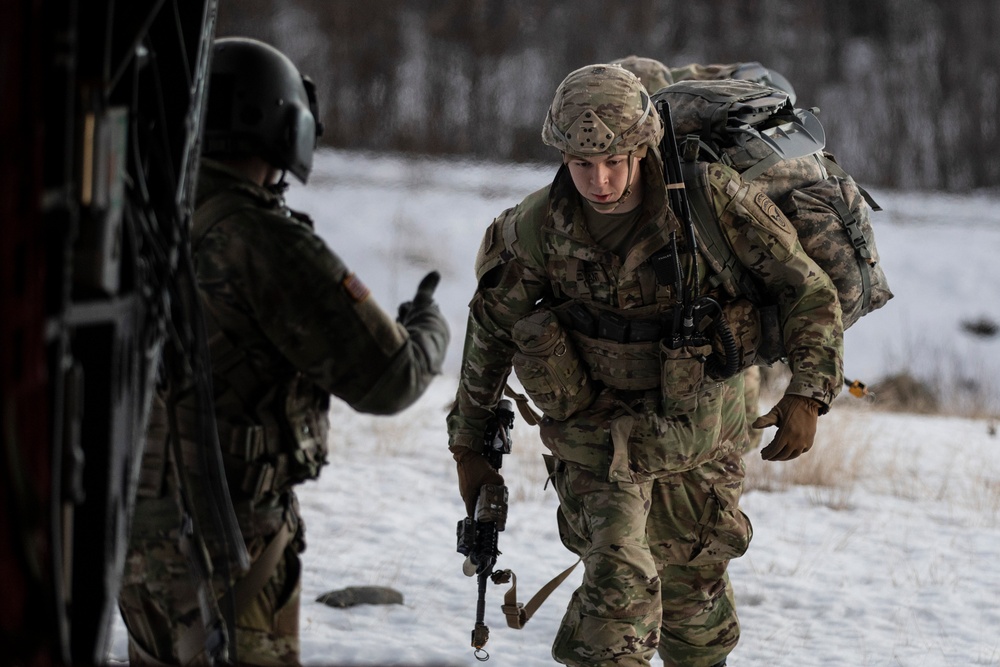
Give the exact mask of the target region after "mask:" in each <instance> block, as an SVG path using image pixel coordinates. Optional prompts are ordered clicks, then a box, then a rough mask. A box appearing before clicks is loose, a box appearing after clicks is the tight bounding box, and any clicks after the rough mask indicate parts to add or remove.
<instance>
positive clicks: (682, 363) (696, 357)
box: [659, 342, 712, 415]
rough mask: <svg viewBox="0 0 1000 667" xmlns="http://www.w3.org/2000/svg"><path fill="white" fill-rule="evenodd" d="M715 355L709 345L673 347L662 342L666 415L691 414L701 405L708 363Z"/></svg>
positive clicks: (663, 389) (660, 346)
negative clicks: (700, 398) (709, 357)
mask: <svg viewBox="0 0 1000 667" xmlns="http://www.w3.org/2000/svg"><path fill="white" fill-rule="evenodd" d="M710 354H712V346H711V345H709V344H707V343H706V344H704V345H697V346H690V345H682V346H680V347H677V348H673V347H671V346H670V345H668V344H667V343H666V342H664V343H661V344H660V345H659V358H660V363H661V375H660V388H661V392H662V395H663V413H664V414H665V415H681V414H690V413H692V412H694V411H695V409H696V408H697V407H698V395H699V393H700V392H701V389H702V387H703V386H704V385H705V362H706V361H707V360H708V356H709V355H710Z"/></svg>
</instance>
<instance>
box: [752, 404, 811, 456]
mask: <svg viewBox="0 0 1000 667" xmlns="http://www.w3.org/2000/svg"><path fill="white" fill-rule="evenodd" d="M822 405H823V404H822V403H820V402H819V401H817V400H816V399H813V398H809V397H807V396H796V395H795V394H786V395H785V396H783V397H782V398H781V400H780V401H778V404H777V405H775V406H774V407H773V408H771V411H770V412H768V413H767V414H766V415H763V416H761V417H757V419H756V420H754V423H753V424H751V426H753V428H767V427H768V426H777V427H778V433H777V435H775V436H774V440H772V441H771V443H770V444H769V445H768V446H767V447H765V448H764V449H762V450H761V452H760V456H761V458H762V459H764V460H765V461H789V460H791V459H794V458H796V457H797V456H799V455H800V454H804V453H805V452H808V451H809V448H810V447H812V446H813V440H814V439H815V437H816V420H817V419H819V411H820V408H822Z"/></svg>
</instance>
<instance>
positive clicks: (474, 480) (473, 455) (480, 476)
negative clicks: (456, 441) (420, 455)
mask: <svg viewBox="0 0 1000 667" xmlns="http://www.w3.org/2000/svg"><path fill="white" fill-rule="evenodd" d="M455 449H456V451H455V452H453V454H452V456H453V457H454V458H455V463H456V465H457V468H458V492H459V493H461V494H462V500H464V501H465V512H466V515H467V516H469V517H471V518H475V516H476V500H477V499H478V498H479V490H480V489H481V488H483V486H484V485H486V484H498V485H502V484H503V476H502V475H501V474H500V473H499V472H497V471H496V468H494V467H493V466H491V465H490V464H489V462H488V461H487V460H486V457H485V456H483V455H482V453H480V452H475V451H473V450H471V449H469V448H468V447H456V448H455Z"/></svg>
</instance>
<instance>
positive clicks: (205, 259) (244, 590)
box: [119, 37, 449, 665]
mask: <svg viewBox="0 0 1000 667" xmlns="http://www.w3.org/2000/svg"><path fill="white" fill-rule="evenodd" d="M318 118H319V115H318V110H317V104H316V96H315V90H314V87H313V86H312V84H311V82H310V81H309V80H308V79H307V78H305V77H304V76H302V75H301V74H300V73H299V71H298V69H297V68H296V67H295V65H294V64H292V62H291V61H290V60H289V59H288V58H287V57H286V56H285V55H284V54H282V53H281V52H280V51H278V50H277V49H275V48H274V47H272V46H270V45H268V44H265V43H263V42H259V41H256V40H253V39H246V38H238V37H236V38H223V39H218V40H216V42H215V44H214V48H213V54H212V64H211V76H210V79H209V90H208V109H207V114H206V123H205V134H204V142H203V156H202V161H201V165H200V170H199V175H198V188H197V195H196V210H195V213H194V218H193V224H192V229H191V247H192V260H193V265H194V268H195V277H196V279H197V287H198V297H199V299H200V304H201V307H202V312H203V314H204V319H205V328H206V329H207V334H208V348H209V355H210V358H211V374H212V375H211V389H212V390H213V392H214V421H215V425H216V427H217V431H218V444H219V447H220V448H221V458H222V461H223V463H224V467H225V478H226V481H227V486H228V494H229V497H231V499H232V503H233V508H234V511H235V515H236V519H237V521H238V523H239V529H240V532H241V533H242V538H243V541H244V543H245V544H246V549H247V552H248V553H249V556H250V565H249V570H248V571H246V572H234V573H233V574H234V576H233V577H232V580H231V581H226V580H225V578H224V576H223V575H224V573H222V572H218V571H217V572H215V573H214V575H215V576H214V578H212V581H211V583H212V584H213V587H212V588H211V589H210V591H211V592H210V595H209V596H208V597H207V598H206V596H205V595H200V593H204V590H205V589H204V587H201V588H199V586H198V585H197V581H196V577H195V576H194V574H193V573H192V569H191V565H190V562H189V561H188V557H187V555H186V553H189V552H190V546H191V545H190V537H191V536H190V535H186V534H185V535H181V534H180V533H179V527H180V526H181V525H182V517H183V516H184V515H186V514H187V510H188V509H189V508H187V507H179V506H178V503H177V501H176V500H175V499H176V498H177V497H178V491H179V490H181V489H183V487H184V486H185V479H191V478H198V476H199V475H203V473H202V471H201V470H199V468H198V466H197V465H195V464H194V462H197V461H199V460H200V459H199V454H200V453H201V452H203V450H204V449H205V448H207V447H211V446H212V443H211V442H210V440H211V438H209V439H208V441H206V438H205V437H204V430H201V431H199V424H201V423H203V422H200V421H199V419H200V417H201V416H202V415H201V411H203V410H204V405H203V404H201V403H199V402H198V400H197V397H198V395H199V392H198V391H197V390H196V389H197V387H195V386H165V387H164V388H163V389H162V391H161V392H159V394H158V395H157V397H156V399H155V402H154V405H153V406H152V409H151V414H150V418H149V427H148V429H147V434H146V435H147V437H146V447H145V452H144V455H143V459H142V463H141V480H140V485H139V491H138V494H137V501H136V508H135V519H134V521H133V528H132V537H131V541H130V544H129V552H128V556H127V561H126V569H125V573H124V580H123V586H122V591H121V596H120V599H119V606H120V608H121V613H122V618H123V619H124V621H125V625H126V627H127V629H128V634H129V660H130V663H131V664H133V665H139V664H209V663H210V662H213V661H214V660H223V661H228V662H230V663H231V664H251V665H252V664H266V665H276V664H285V665H297V664H299V596H300V591H301V571H302V564H301V561H300V558H299V554H300V553H301V552H302V551H303V550H304V549H305V542H304V539H303V535H304V532H303V531H304V529H303V525H302V518H301V516H300V514H299V509H298V502H297V500H296V496H295V487H296V486H298V485H299V484H301V483H302V482H304V481H307V480H311V479H315V478H316V477H318V476H319V474H320V470H321V468H322V467H323V466H324V465H325V464H326V454H327V434H328V432H329V430H330V424H329V420H328V416H327V414H328V411H329V405H330V399H331V396H332V397H336V398H337V399H339V400H342V401H344V402H346V403H347V404H348V405H350V406H351V407H352V408H354V409H355V410H357V411H359V412H365V413H370V414H394V413H397V412H400V411H401V410H404V409H405V408H407V407H408V406H410V405H411V404H412V403H413V402H414V401H416V400H417V398H419V397H420V396H421V395H422V394H423V392H424V391H425V390H426V388H427V387H428V386H429V384H430V382H431V380H432V378H433V377H434V375H436V374H438V373H440V370H441V363H442V362H443V359H444V354H445V350H446V347H447V344H448V341H449V332H448V327H447V324H446V322H445V319H444V317H443V316H442V314H441V312H440V310H439V309H438V307H437V305H436V304H435V302H434V300H433V292H434V288H435V286H436V284H437V273H436V272H432V273H431V274H429V275H428V276H427V277H426V278H425V279H424V280H423V281H422V282H421V284H420V286H419V287H418V288H417V296H416V297H414V299H413V300H412V301H410V302H407V303H405V304H402V305H401V306H400V307H399V309H398V316H397V317H392V316H390V315H389V314H387V313H386V312H385V311H384V310H382V308H381V307H379V305H378V304H377V303H376V301H375V298H374V297H373V296H372V295H371V293H370V292H369V290H368V288H367V287H366V286H365V284H364V282H363V281H362V280H361V278H360V277H359V276H358V275H357V274H355V273H354V272H352V271H351V270H349V269H348V267H347V266H346V265H345V263H344V262H343V260H342V259H341V258H340V257H339V256H337V254H336V253H334V252H333V251H332V250H331V249H330V248H329V247H328V246H327V245H326V243H325V242H324V241H323V240H322V239H321V238H320V237H319V236H317V235H316V233H315V232H314V231H313V227H312V222H311V220H310V219H309V217H308V216H306V215H305V214H302V213H300V212H298V211H294V210H292V209H290V208H288V206H287V205H286V204H285V201H284V198H283V196H282V194H281V193H282V191H283V187H281V183H282V181H283V179H284V174H285V173H286V172H290V173H291V174H292V175H294V176H295V177H296V178H297V179H299V180H300V181H302V182H303V183H305V182H306V180H307V179H308V177H309V173H310V171H311V169H312V161H313V151H314V149H315V146H316V138H317V137H318V136H320V134H321V133H322V126H321V124H320V123H319V120H318ZM276 186H277V187H276ZM178 452H180V454H179V455H178V454H177V453H178ZM195 501H196V502H197V501H198V499H195ZM195 537H197V536H195ZM202 537H204V538H205V540H204V541H205V545H206V547H212V546H213V545H215V544H217V540H213V536H211V535H207V536H202ZM182 540H183V543H184V544H185V545H186V546H185V547H182V546H181V545H182ZM203 578H204V577H203ZM229 604H232V605H234V606H235V610H234V612H235V614H234V615H235V618H234V619H232V620H233V621H234V623H233V624H232V626H231V627H229V628H228V631H229V637H228V638H229V642H228V647H229V653H228V655H221V656H220V655H212V654H209V653H208V651H209V650H210V649H211V648H212V646H213V643H212V641H207V640H211V639H212V636H213V635H212V634H211V633H212V632H214V631H215V629H214V628H212V627H206V624H205V622H204V621H203V613H204V609H205V608H206V607H207V608H209V609H211V608H212V607H213V606H216V607H218V608H219V609H220V610H222V609H226V607H227V605H229ZM223 643H225V642H224V640H223ZM214 646H218V642H217V643H216V644H214Z"/></svg>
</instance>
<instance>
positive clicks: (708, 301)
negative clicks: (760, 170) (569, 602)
mask: <svg viewBox="0 0 1000 667" xmlns="http://www.w3.org/2000/svg"><path fill="white" fill-rule="evenodd" d="M656 112H657V114H659V116H660V121H661V123H662V125H663V138H662V139H661V140H660V145H659V149H660V158H661V159H662V160H663V174H664V177H665V179H666V188H667V197H668V201H669V203H670V208H671V209H672V210H673V212H674V214H675V215H676V216H677V218H678V220H680V222H681V224H682V225H683V226H684V232H685V236H686V241H687V246H688V251H689V253H690V256H691V266H690V269H689V272H688V275H687V280H686V282H685V281H684V280H683V279H682V277H681V275H680V273H681V268H680V266H679V262H678V261H677V260H678V257H677V242H676V237H675V236H674V234H671V237H670V242H671V253H670V254H671V255H672V257H673V262H674V267H672V271H673V274H674V275H673V277H674V281H675V284H676V288H677V289H678V296H679V299H680V301H681V308H680V316H681V322H680V325H681V326H680V330H679V331H678V330H677V329H676V328H675V329H674V335H673V337H672V338H671V339H670V340H669V341H667V342H668V344H669V345H670V347H671V348H673V349H678V348H680V347H682V346H685V345H704V344H705V343H707V342H708V340H707V339H706V338H705V337H704V335H703V334H702V333H700V332H699V331H696V330H695V322H696V321H699V320H701V319H702V316H704V315H707V314H710V313H712V314H714V316H713V321H714V324H715V329H716V332H717V333H718V336H719V340H720V342H721V344H722V348H723V349H722V353H721V354H719V353H713V354H712V355H711V356H710V357H709V358H708V359H707V360H706V363H705V370H706V372H707V373H708V374H709V375H710V376H712V377H716V378H727V377H731V376H732V375H735V374H736V373H737V372H738V371H739V350H738V348H737V345H736V340H735V339H734V338H733V334H732V331H731V329H730V328H729V323H728V322H726V318H725V317H724V316H723V313H722V307H721V306H720V305H719V303H718V302H716V301H715V299H712V298H710V297H707V296H702V297H697V298H696V295H697V293H698V290H699V285H700V283H701V279H700V276H699V275H698V236H697V234H696V232H695V225H696V222H697V217H696V215H695V214H694V211H692V208H691V202H690V201H689V199H688V192H687V184H686V182H685V178H684V176H685V170H684V168H683V167H682V166H681V155H680V150H679V149H678V145H677V136H676V135H675V133H674V123H673V119H672V118H671V116H670V105H669V104H668V103H667V101H666V100H664V99H659V100H657V101H656ZM694 157H695V156H686V161H687V163H688V164H693V160H694ZM708 214H710V215H711V214H712V213H711V211H709V212H708ZM656 264H657V263H656V262H655V261H654V269H655V268H656ZM666 273H670V271H667V272H666ZM720 357H721V358H720Z"/></svg>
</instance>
